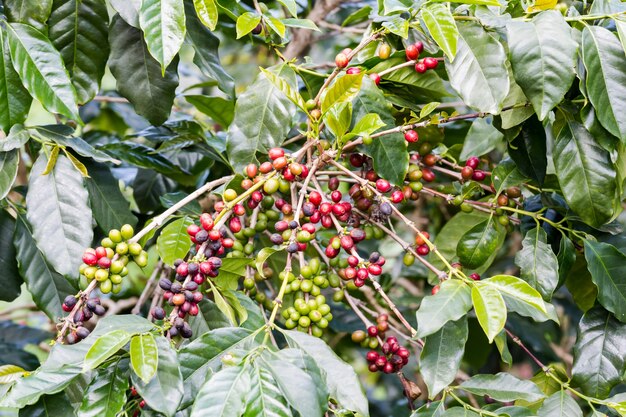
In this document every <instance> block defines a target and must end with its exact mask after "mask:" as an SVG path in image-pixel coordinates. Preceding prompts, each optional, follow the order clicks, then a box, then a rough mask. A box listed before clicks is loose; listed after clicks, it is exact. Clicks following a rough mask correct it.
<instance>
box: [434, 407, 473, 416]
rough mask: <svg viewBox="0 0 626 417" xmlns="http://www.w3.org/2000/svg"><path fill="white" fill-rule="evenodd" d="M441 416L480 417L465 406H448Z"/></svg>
mask: <svg viewBox="0 0 626 417" xmlns="http://www.w3.org/2000/svg"><path fill="white" fill-rule="evenodd" d="M441 417H480V414H478V413H475V412H473V411H472V410H470V409H468V408H465V407H450V408H448V409H447V410H446V411H445V413H443V414H442V415H441Z"/></svg>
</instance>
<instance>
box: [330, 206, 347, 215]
mask: <svg viewBox="0 0 626 417" xmlns="http://www.w3.org/2000/svg"><path fill="white" fill-rule="evenodd" d="M332 212H333V214H334V215H335V216H337V217H341V216H343V215H344V214H346V208H345V207H344V206H342V205H341V204H334V205H333V206H332Z"/></svg>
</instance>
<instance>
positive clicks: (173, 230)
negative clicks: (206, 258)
mask: <svg viewBox="0 0 626 417" xmlns="http://www.w3.org/2000/svg"><path fill="white" fill-rule="evenodd" d="M192 223H193V220H192V219H191V218H190V217H187V216H185V217H183V218H181V219H177V220H174V221H173V222H171V223H169V224H168V225H167V226H165V228H164V229H163V230H162V231H161V234H160V235H159V238H158V239H157V251H158V252H159V257H160V258H161V260H162V261H163V262H164V263H166V264H167V265H173V264H174V261H175V260H176V259H182V258H184V257H185V255H187V252H189V248H190V247H191V239H190V238H189V233H187V227H188V226H189V225H190V224H192Z"/></svg>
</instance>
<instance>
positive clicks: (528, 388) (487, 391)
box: [460, 372, 545, 402]
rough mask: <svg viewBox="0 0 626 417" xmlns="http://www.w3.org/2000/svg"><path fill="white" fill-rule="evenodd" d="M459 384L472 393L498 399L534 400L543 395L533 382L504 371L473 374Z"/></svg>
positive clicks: (539, 398)
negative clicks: (489, 373) (493, 373)
mask: <svg viewBox="0 0 626 417" xmlns="http://www.w3.org/2000/svg"><path fill="white" fill-rule="evenodd" d="M460 386H461V388H462V389H464V390H466V391H469V392H471V393H473V394H477V395H489V396H490V397H491V398H493V399H494V400H498V401H515V400H524V401H528V402H534V401H538V400H541V399H542V398H544V397H545V395H544V394H543V393H542V392H541V391H540V390H539V388H537V385H535V384H534V383H533V382H531V381H525V380H521V379H517V378H516V377H514V376H513V375H511V374H508V373H505V372H500V373H497V374H495V375H475V376H473V377H471V378H470V379H468V380H467V381H464V382H463V383H462V384H461V385H460Z"/></svg>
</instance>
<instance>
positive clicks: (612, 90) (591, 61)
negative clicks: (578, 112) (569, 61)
mask: <svg viewBox="0 0 626 417" xmlns="http://www.w3.org/2000/svg"><path fill="white" fill-rule="evenodd" d="M581 55H582V58H583V62H584V64H585V68H586V69H587V77H586V80H585V82H586V87H587V94H588V96H589V99H590V100H591V103H592V104H593V107H594V108H595V109H596V111H597V112H596V114H597V116H598V119H599V120H600V123H602V126H604V128H605V129H606V130H608V131H609V132H611V134H613V135H614V136H617V137H618V138H620V139H621V140H622V142H626V113H625V112H624V111H622V109H624V107H625V106H626V69H625V68H624V65H623V64H624V60H625V59H626V52H625V51H624V49H623V48H622V45H621V44H620V41H619V39H617V36H615V34H614V33H612V32H610V31H609V30H608V29H605V28H603V27H599V26H589V27H585V28H584V29H583V35H582V54H581Z"/></svg>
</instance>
